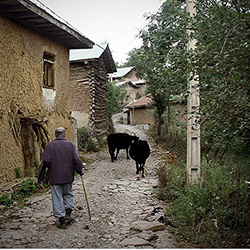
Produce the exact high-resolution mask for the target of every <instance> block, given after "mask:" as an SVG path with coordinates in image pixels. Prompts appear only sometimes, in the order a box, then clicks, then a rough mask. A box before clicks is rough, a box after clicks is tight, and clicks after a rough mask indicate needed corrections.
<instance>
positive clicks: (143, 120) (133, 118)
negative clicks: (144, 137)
mask: <svg viewBox="0 0 250 250" xmlns="http://www.w3.org/2000/svg"><path fill="white" fill-rule="evenodd" d="M152 104H153V100H152V98H151V97H150V96H149V95H147V96H143V97H141V98H140V99H139V100H135V101H133V102H131V103H129V104H128V105H127V106H126V107H125V111H124V113H123V121H124V123H126V124H131V125H143V126H145V128H149V127H153V126H154V124H155V120H154V108H153V106H152Z"/></svg>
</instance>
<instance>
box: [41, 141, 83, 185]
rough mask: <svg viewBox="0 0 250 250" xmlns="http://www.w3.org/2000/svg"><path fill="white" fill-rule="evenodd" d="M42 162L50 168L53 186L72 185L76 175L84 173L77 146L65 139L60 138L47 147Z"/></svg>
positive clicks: (50, 178)
mask: <svg viewBox="0 0 250 250" xmlns="http://www.w3.org/2000/svg"><path fill="white" fill-rule="evenodd" d="M42 160H43V162H44V163H45V164H46V165H48V166H49V180H50V184H51V185H55V184H67V183H72V182H73V181H74V173H75V172H77V173H79V174H81V172H82V162H81V160H80V158H79V156H78V153H77V151H76V147H75V145H74V144H73V143H72V142H71V141H67V140H66V139H65V138H64V137H60V136H58V137H57V138H56V139H55V140H54V141H52V142H50V143H49V144H48V145H47V147H46V148H45V150H44V152H43V153H42Z"/></svg>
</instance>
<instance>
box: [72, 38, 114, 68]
mask: <svg viewBox="0 0 250 250" xmlns="http://www.w3.org/2000/svg"><path fill="white" fill-rule="evenodd" d="M102 55H103V57H104V62H105V65H106V69H107V73H113V72H115V71H116V66H115V62H114V59H113V57H112V54H111V51H110V49H109V46H108V44H107V43H102V44H95V45H94V46H93V48H92V49H76V50H70V53H69V57H70V63H77V62H82V61H86V60H94V59H99V58H100V57H101V56H102Z"/></svg>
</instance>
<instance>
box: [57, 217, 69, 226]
mask: <svg viewBox="0 0 250 250" xmlns="http://www.w3.org/2000/svg"><path fill="white" fill-rule="evenodd" d="M58 227H59V228H61V229H66V228H67V224H66V222H65V218H64V217H60V218H59V225H58Z"/></svg>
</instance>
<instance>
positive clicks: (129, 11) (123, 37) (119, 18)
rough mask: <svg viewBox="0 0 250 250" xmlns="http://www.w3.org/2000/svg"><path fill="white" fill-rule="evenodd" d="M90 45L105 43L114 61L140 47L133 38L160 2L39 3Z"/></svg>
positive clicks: (84, 0)
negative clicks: (146, 15)
mask: <svg viewBox="0 0 250 250" xmlns="http://www.w3.org/2000/svg"><path fill="white" fill-rule="evenodd" d="M39 1H40V2H42V3H43V4H45V5H46V6H47V7H48V8H50V9H51V10H52V11H54V12H55V13H56V14H57V15H59V16H60V17H61V18H63V19H64V20H65V21H67V22H68V23H69V24H71V25H72V26H73V27H74V28H76V29H77V30H78V31H80V32H81V33H82V34H83V35H84V36H86V37H87V38H89V39H90V40H92V41H93V42H94V43H97V44H100V43H103V42H108V43H109V47H110V50H111V52H112V56H113V58H114V61H115V62H119V63H122V62H125V61H126V59H127V53H128V52H129V51H131V50H132V49H133V48H138V47H140V46H141V40H140V39H138V38H136V36H137V35H138V33H139V30H140V29H142V28H144V27H145V25H146V19H145V17H144V16H143V15H144V14H145V13H156V12H157V11H158V9H159V8H160V6H161V4H162V2H163V0H39Z"/></svg>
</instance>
